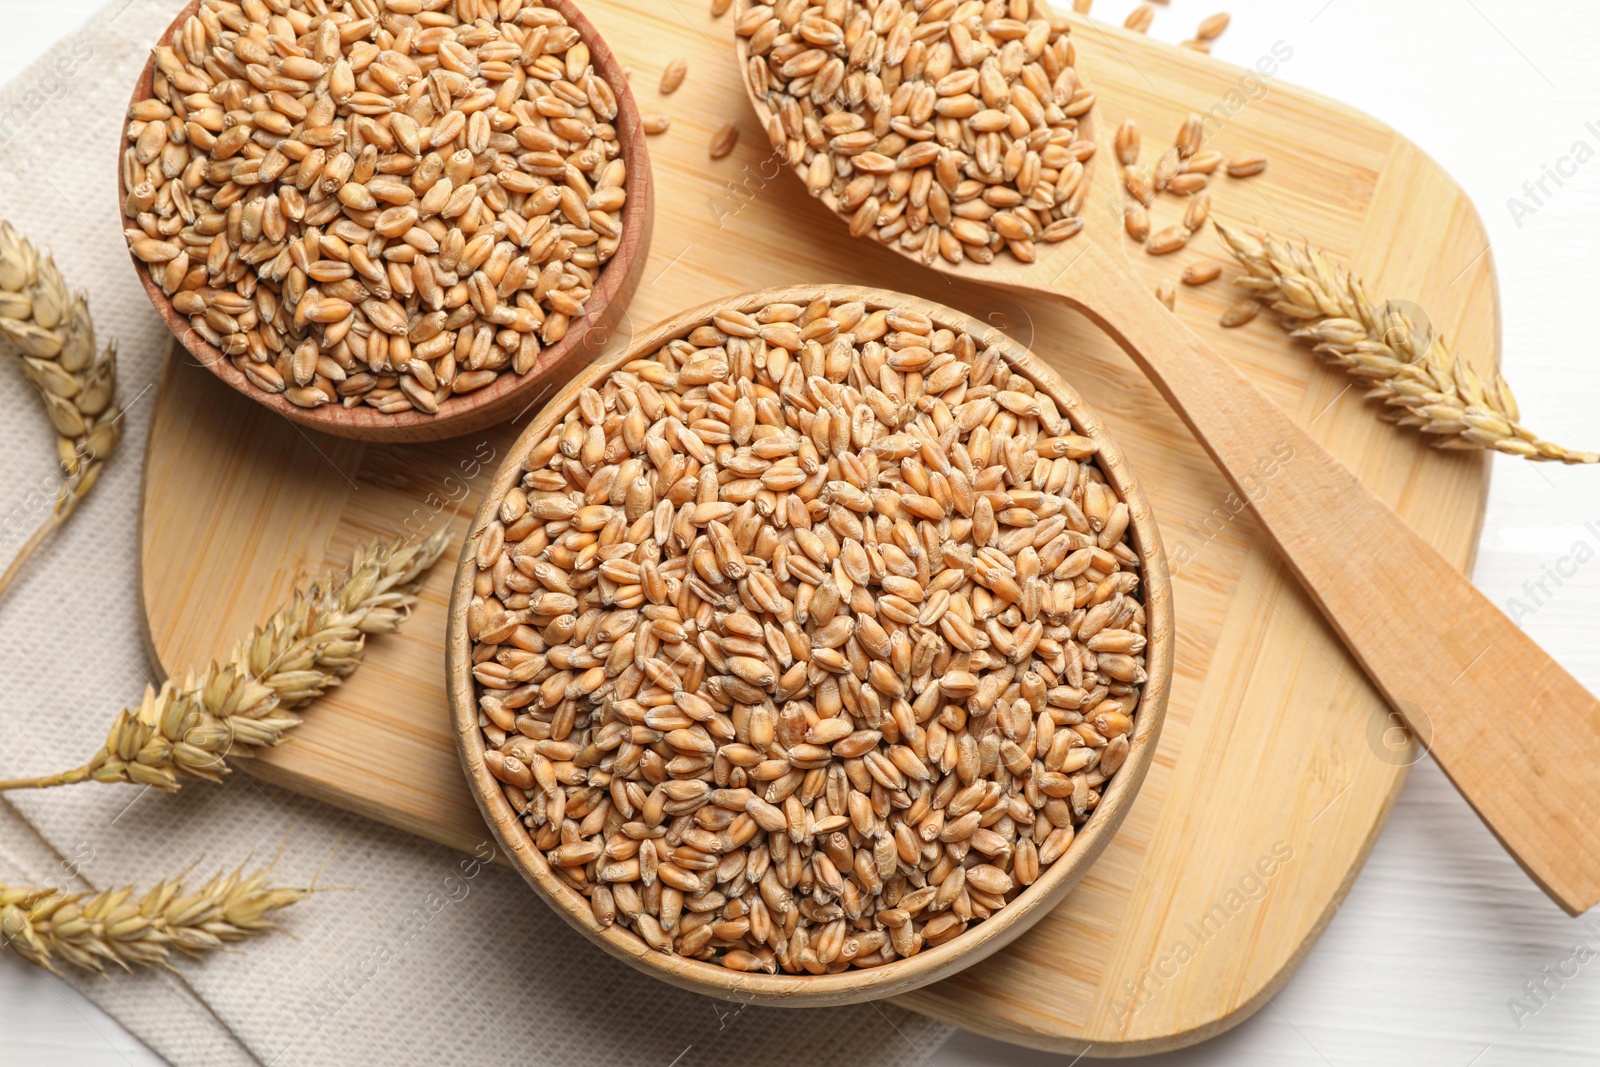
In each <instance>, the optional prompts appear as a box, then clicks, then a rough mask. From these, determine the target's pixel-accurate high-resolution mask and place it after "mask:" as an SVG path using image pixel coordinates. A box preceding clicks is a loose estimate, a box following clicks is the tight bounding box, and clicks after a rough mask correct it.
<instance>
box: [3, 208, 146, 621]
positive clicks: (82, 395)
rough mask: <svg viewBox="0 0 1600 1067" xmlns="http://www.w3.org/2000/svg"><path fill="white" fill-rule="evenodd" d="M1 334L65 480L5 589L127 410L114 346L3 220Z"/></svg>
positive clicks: (96, 472)
mask: <svg viewBox="0 0 1600 1067" xmlns="http://www.w3.org/2000/svg"><path fill="white" fill-rule="evenodd" d="M0 337H4V338H5V340H6V341H7V342H9V344H10V346H11V347H12V348H13V349H14V350H15V351H16V353H17V355H18V357H19V358H20V359H21V361H22V372H23V374H25V375H27V378H28V381H30V382H32V383H33V387H34V388H35V389H37V390H38V392H39V399H40V401H41V402H42V403H43V404H44V409H45V414H46V415H48V416H49V417H50V424H51V425H52V426H53V427H55V431H56V458H57V459H58V461H59V462H60V464H61V476H62V482H61V486H60V488H59V489H58V490H57V492H56V501H55V507H54V508H53V509H52V511H51V513H50V514H49V515H48V516H47V517H46V518H45V520H44V522H43V523H41V524H40V526H39V528H38V529H37V530H36V531H34V533H33V535H32V536H31V537H29V538H28V540H27V541H26V542H24V543H23V545H22V547H21V548H20V549H18V551H17V554H16V556H15V557H13V559H12V561H11V563H10V565H9V566H8V567H7V568H6V570H5V572H4V573H3V574H0V595H3V594H4V593H5V590H6V588H7V587H8V586H10V584H11V583H12V581H14V580H15V579H16V576H17V575H18V574H19V573H20V572H21V570H22V565H23V564H24V563H26V562H27V560H28V557H30V556H31V555H32V554H33V552H34V550H35V549H37V548H38V547H39V545H40V544H42V543H43V542H44V539H45V538H46V537H48V536H49V535H50V533H51V531H53V530H54V529H56V527H58V526H60V525H61V524H62V523H64V522H65V521H66V520H67V518H68V516H70V515H71V514H72V512H73V510H74V509H76V508H77V506H78V504H79V503H80V502H82V500H83V498H84V497H86V496H88V494H89V490H90V489H92V488H94V484H95V482H96V480H97V479H98V478H99V477H100V471H101V470H102V468H103V467H104V465H105V462H106V461H107V460H108V459H110V458H111V454H112V453H113V452H115V451H116V448H117V442H118V441H119V440H120V438H121V436H122V412H121V411H120V410H119V409H118V408H117V406H116V404H115V400H116V394H117V352H116V347H115V346H114V345H107V346H106V347H105V348H104V349H103V350H101V351H100V352H99V353H98V354H97V353H96V351H95V339H94V323H93V322H92V321H91V320H90V318H89V305H88V302H87V301H86V300H85V299H84V298H83V296H82V295H78V296H73V295H71V294H70V293H69V292H68V290H67V283H66V280H65V279H64V278H62V276H61V271H60V270H58V269H57V268H56V265H55V262H54V261H53V260H51V259H50V257H49V256H41V255H40V254H39V251H38V249H37V248H35V247H34V246H33V244H32V243H30V242H29V241H28V240H27V239H26V238H24V237H23V236H22V235H21V234H19V233H17V231H16V230H15V229H13V228H12V227H11V224H10V223H8V222H3V221H0Z"/></svg>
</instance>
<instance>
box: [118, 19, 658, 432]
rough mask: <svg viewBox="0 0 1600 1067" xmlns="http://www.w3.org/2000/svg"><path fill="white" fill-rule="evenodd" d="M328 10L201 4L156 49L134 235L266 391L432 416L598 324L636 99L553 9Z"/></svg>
mask: <svg viewBox="0 0 1600 1067" xmlns="http://www.w3.org/2000/svg"><path fill="white" fill-rule="evenodd" d="M326 8H327V5H326V4H324V3H322V2H321V0H274V2H273V3H272V4H270V5H268V4H261V3H251V4H248V5H246V6H245V7H244V8H243V9H241V8H240V7H239V6H238V5H236V4H234V3H232V2H230V0H202V3H201V5H200V8H199V10H198V12H197V13H196V14H195V15H193V16H192V17H190V18H189V19H187V20H186V21H185V22H184V23H183V25H182V26H180V27H179V28H178V30H177V32H176V33H175V34H174V36H173V38H172V43H171V44H170V45H161V46H158V47H157V48H156V49H155V72H154V81H153V90H152V91H153V95H152V96H151V97H149V98H146V99H143V100H139V101H137V102H135V103H134V104H133V106H132V107H131V109H130V112H129V122H128V127H127V136H128V141H129V144H128V147H127V148H126V150H125V151H124V154H123V161H122V166H123V175H122V176H123V183H124V186H125V188H126V189H127V190H128V192H127V201H126V203H125V204H124V214H125V215H126V217H127V221H126V229H125V230H124V233H125V235H126V237H127V240H128V247H129V249H130V250H131V251H132V253H133V254H134V256H135V257H136V258H138V259H139V260H140V261H141V262H142V263H143V264H144V266H145V269H146V271H147V272H148V274H149V277H150V278H151V279H152V280H154V281H155V282H156V283H157V284H159V285H160V287H161V289H162V291H163V292H165V293H166V294H167V295H168V296H170V297H171V299H172V306H173V308H174V309H175V310H176V311H177V312H178V313H179V314H182V315H184V316H187V317H188V319H189V322H190V325H191V326H192V327H193V328H194V330H195V331H196V332H197V333H198V334H199V335H200V336H201V337H203V338H204V339H205V340H206V341H207V342H208V343H210V344H211V345H213V346H214V347H216V348H218V349H220V350H221V351H222V353H223V354H224V355H225V356H226V357H227V358H228V359H230V360H231V361H232V362H233V364H234V365H235V366H236V367H237V368H238V369H239V370H240V371H241V372H242V373H243V374H244V375H245V376H246V377H247V378H248V379H249V380H250V382H251V383H252V384H253V385H254V386H255V387H256V388H258V389H262V390H265V391H269V392H276V393H281V394H282V395H283V396H284V397H285V398H286V399H287V400H288V401H289V402H291V403H294V404H297V405H300V406H303V407H316V406H320V405H323V404H331V403H339V404H342V405H343V406H345V407H355V406H358V405H362V404H365V405H367V406H369V407H373V408H376V409H377V410H379V411H382V412H386V413H394V412H401V411H411V410H417V411H423V412H427V413H430V414H431V413H435V412H437V410H438V408H439V405H440V404H441V403H443V402H444V401H445V400H447V399H448V398H449V397H451V396H452V395H457V394H460V393H465V392H469V391H471V390H473V389H479V388H482V387H483V385H484V384H486V383H487V382H488V381H491V380H493V376H494V375H497V374H500V373H507V372H510V373H516V374H526V373H527V372H529V371H530V370H531V369H532V368H533V367H534V366H535V364H536V363H537V361H538V359H539V355H540V352H541V350H542V346H546V345H554V344H556V343H557V342H559V341H561V340H562V339H563V338H564V337H566V335H567V332H568V329H569V327H570V326H571V325H572V324H573V323H574V322H576V321H579V317H580V316H581V314H582V312H583V309H584V307H585V305H586V303H587V301H588V300H589V297H590V295H591V294H592V293H593V290H594V286H595V285H596V283H597V278H598V274H599V272H600V270H601V269H602V267H603V266H604V265H605V264H606V263H607V262H608V261H609V260H610V258H611V256H612V255H613V254H614V253H615V252H616V250H617V248H618V247H619V246H620V244H621V235H622V209H623V207H624V204H625V202H626V199H627V193H626V181H627V164H626V161H625V160H624V159H623V158H622V156H621V147H620V142H619V141H618V138H617V130H616V126H615V121H616V119H617V101H616V90H615V89H613V87H612V86H610V85H608V84H607V83H606V81H605V79H604V78H602V77H601V76H600V75H599V74H598V73H597V72H596V71H595V69H594V67H593V65H592V64H591V63H590V53H589V47H588V45H587V44H585V43H584V42H583V40H582V39H581V38H580V37H579V35H578V32H577V30H575V29H574V28H573V27H571V26H569V25H567V23H566V20H565V18H564V17H563V16H562V15H561V14H560V12H558V11H556V10H554V9H552V8H546V7H543V6H541V5H540V4H539V3H538V2H537V0H526V2H518V3H514V4H505V5H501V6H500V7H498V8H497V7H496V6H495V5H492V4H491V5H487V6H485V5H483V4H480V3H477V2H472V0H444V2H442V3H436V2H430V3H428V4H427V5H426V10H425V11H423V10H421V9H420V8H419V6H418V5H417V4H416V3H415V2H414V0H407V2H405V3H403V4H401V5H399V7H398V8H396V7H395V6H394V5H390V7H389V10H388V11H386V12H384V13H383V15H382V17H381V18H379V17H377V15H378V13H379V10H380V8H379V6H378V5H376V4H374V3H370V2H368V0H362V2H360V3H358V4H356V5H355V6H354V8H353V9H352V10H354V11H357V12H368V14H369V17H359V18H351V17H350V13H351V12H350V11H341V13H340V14H338V15H336V16H335V15H330V14H327V12H326ZM502 11H503V12H506V13H507V14H506V17H505V18H503V19H502V18H500V17H499V15H500V12H502ZM479 15H483V16H484V17H482V18H480V17H479Z"/></svg>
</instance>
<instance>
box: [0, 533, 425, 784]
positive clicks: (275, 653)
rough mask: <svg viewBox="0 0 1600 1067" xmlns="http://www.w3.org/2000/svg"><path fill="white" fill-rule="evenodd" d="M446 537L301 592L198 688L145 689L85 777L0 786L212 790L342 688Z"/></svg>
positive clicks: (386, 552) (389, 551) (382, 550)
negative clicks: (190, 783)
mask: <svg viewBox="0 0 1600 1067" xmlns="http://www.w3.org/2000/svg"><path fill="white" fill-rule="evenodd" d="M445 543H446V532H445V531H443V530H441V531H439V532H438V533H435V534H433V535H432V536H431V537H427V538H425V539H422V540H417V541H410V542H406V541H397V542H396V543H395V544H394V546H393V547H390V546H387V545H384V544H383V543H381V542H373V543H372V544H369V545H363V546H360V547H359V548H357V549H356V551H355V556H354V558H353V559H352V561H351V564H350V570H349V572H348V573H347V574H344V575H342V576H329V577H327V578H324V579H322V580H320V581H318V582H315V583H313V584H312V585H311V587H310V588H309V589H307V590H304V591H302V592H297V593H296V594H295V596H294V599H293V600H291V601H290V602H289V604H288V605H287V606H285V607H284V608H282V609H281V610H279V611H278V613H277V614H276V615H274V616H272V618H270V619H269V620H267V621H266V622H265V623H263V624H262V625H260V626H258V627H256V629H255V631H254V632H253V633H252V634H251V635H250V636H249V637H248V638H246V639H245V640H243V641H241V642H240V643H239V644H237V645H235V646H234V648H233V652H232V653H231V654H230V655H229V656H228V658H227V659H226V660H223V661H219V662H213V663H212V664H210V665H209V666H208V667H206V669H205V671H204V672H202V673H201V674H200V676H199V677H198V678H196V677H195V676H194V675H192V674H191V675H189V676H188V677H186V678H185V679H184V680H183V682H182V684H174V683H173V682H172V681H171V680H170V679H169V680H168V681H167V682H166V683H164V684H163V685H162V686H161V688H160V689H159V690H157V689H154V688H151V687H146V688H145V691H144V699H143V700H142V701H141V702H140V704H139V705H138V707H136V708H125V709H123V711H122V713H121V714H120V715H118V716H117V720H116V722H115V723H114V724H113V725H112V727H111V732H110V734H109V735H108V736H107V737H106V743H105V745H104V746H103V747H102V748H101V749H100V751H99V752H97V753H95V755H94V757H93V758H92V759H90V760H89V762H87V763H85V764H84V765H83V766H81V767H77V768H74V769H73V770H70V771H63V772H61V773H60V774H53V775H46V776H44V777H42V778H16V779H11V780H9V781H0V791H3V790H7V789H45V788H48V787H50V786H57V785H71V784H73V783H75V782H84V781H90V780H93V781H96V782H137V783H140V784H143V785H153V786H155V787H156V788H158V789H165V790H167V791H168V792H172V791H175V790H177V789H178V787H179V783H180V779H183V778H203V779H205V780H207V781H213V782H215V781H219V780H221V777H222V775H224V774H226V773H228V770H229V768H228V764H227V756H228V755H229V754H230V753H232V752H234V751H235V750H236V746H242V747H243V748H244V749H250V748H256V747H261V746H267V745H276V744H279V743H281V742H282V741H283V739H284V734H285V732H286V731H288V730H289V728H290V727H293V726H296V725H298V724H299V722H300V719H299V718H297V717H296V716H294V715H292V714H290V712H291V711H292V710H293V709H295V708H298V707H300V706H301V705H303V704H305V703H307V702H309V701H311V700H313V699H314V698H316V697H318V696H321V695H322V694H323V693H324V692H325V691H326V690H328V689H330V688H332V687H333V686H336V685H338V684H339V682H340V680H341V679H343V678H344V677H345V676H346V675H348V674H350V672H352V671H354V670H355V669H356V667H357V666H358V665H359V664H360V662H361V655H362V651H363V648H364V646H365V644H366V638H367V635H368V634H375V633H392V632H394V631H395V630H398V629H399V628H400V624H401V623H402V622H403V621H404V620H405V618H406V615H407V614H408V613H409V611H410V608H411V605H412V604H413V603H415V602H416V598H417V587H418V586H419V585H420V584H421V581H420V580H421V578H422V576H423V574H425V573H426V572H427V570H428V568H429V567H431V566H432V565H433V563H434V561H435V560H437V559H438V558H439V555H440V553H441V552H443V551H444V546H445Z"/></svg>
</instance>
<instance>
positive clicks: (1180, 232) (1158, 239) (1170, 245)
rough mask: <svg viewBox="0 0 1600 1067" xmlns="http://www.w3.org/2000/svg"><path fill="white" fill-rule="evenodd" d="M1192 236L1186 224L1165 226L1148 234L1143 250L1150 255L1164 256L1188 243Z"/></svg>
mask: <svg viewBox="0 0 1600 1067" xmlns="http://www.w3.org/2000/svg"><path fill="white" fill-rule="evenodd" d="M1191 236H1192V234H1191V232H1190V230H1189V228H1188V227H1187V226H1167V227H1164V228H1163V229H1160V230H1157V231H1156V232H1155V233H1152V234H1151V235H1150V239H1149V240H1148V241H1146V242H1145V245H1144V250H1145V251H1146V252H1148V253H1150V254H1151V255H1152V256H1165V255H1170V254H1171V253H1173V252H1176V251H1177V250H1178V249H1180V248H1182V247H1184V246H1185V245H1187V244H1188V243H1189V238H1190V237H1191Z"/></svg>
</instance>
